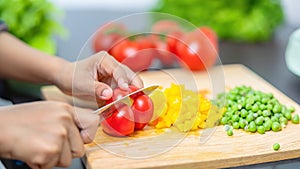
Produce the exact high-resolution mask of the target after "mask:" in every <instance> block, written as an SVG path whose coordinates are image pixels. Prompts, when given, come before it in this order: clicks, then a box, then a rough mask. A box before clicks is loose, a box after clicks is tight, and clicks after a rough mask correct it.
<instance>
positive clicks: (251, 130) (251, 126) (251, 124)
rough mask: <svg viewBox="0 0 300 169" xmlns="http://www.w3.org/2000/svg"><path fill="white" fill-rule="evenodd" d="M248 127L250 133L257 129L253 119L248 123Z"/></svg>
mask: <svg viewBox="0 0 300 169" xmlns="http://www.w3.org/2000/svg"><path fill="white" fill-rule="evenodd" d="M248 129H249V131H250V132H252V133H254V132H256V130H257V129H256V124H255V122H254V121H252V122H251V123H250V124H249V126H248Z"/></svg>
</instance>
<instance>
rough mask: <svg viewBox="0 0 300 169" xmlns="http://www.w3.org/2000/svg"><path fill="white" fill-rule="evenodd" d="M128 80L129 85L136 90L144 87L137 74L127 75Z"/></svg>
mask: <svg viewBox="0 0 300 169" xmlns="http://www.w3.org/2000/svg"><path fill="white" fill-rule="evenodd" d="M128 78H129V79H131V80H130V84H131V85H133V86H136V87H138V88H142V87H144V83H143V80H142V79H141V78H140V76H139V75H138V74H136V73H133V72H129V73H128Z"/></svg>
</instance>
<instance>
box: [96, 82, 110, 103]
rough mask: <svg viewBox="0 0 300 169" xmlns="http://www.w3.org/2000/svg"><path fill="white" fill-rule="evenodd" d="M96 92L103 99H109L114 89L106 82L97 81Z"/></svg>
mask: <svg viewBox="0 0 300 169" xmlns="http://www.w3.org/2000/svg"><path fill="white" fill-rule="evenodd" d="M95 93H96V95H97V96H98V97H99V98H100V99H102V100H108V99H110V98H111V97H112V94H113V91H112V89H111V88H110V87H109V86H108V85H107V84H105V83H101V82H97V81H96V82H95Z"/></svg>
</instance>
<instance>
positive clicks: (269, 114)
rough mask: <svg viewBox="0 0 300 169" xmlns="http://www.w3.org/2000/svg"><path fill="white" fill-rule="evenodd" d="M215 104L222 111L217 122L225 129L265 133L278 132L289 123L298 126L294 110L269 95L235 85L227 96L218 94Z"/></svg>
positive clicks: (297, 117) (297, 116)
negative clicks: (221, 108) (223, 109)
mask: <svg viewBox="0 0 300 169" xmlns="http://www.w3.org/2000/svg"><path fill="white" fill-rule="evenodd" d="M216 102H217V104H218V105H219V106H220V107H224V108H225V111H224V114H223V117H222V118H221V121H220V123H221V124H222V125H225V126H226V127H225V130H232V129H243V130H245V131H249V132H252V133H255V132H258V133H260V134H264V133H265V132H267V131H274V132H278V131H280V130H282V129H283V128H284V127H286V125H287V124H288V122H289V121H291V122H292V123H294V124H299V115H298V114H294V115H293V112H295V108H294V107H292V106H287V105H284V104H282V103H280V102H279V100H278V99H276V98H275V97H274V96H273V94H272V93H264V92H262V91H258V90H254V89H252V88H251V87H247V86H237V87H235V88H233V89H231V90H230V91H229V92H227V93H221V94H219V96H218V99H217V101H216ZM227 133H228V132H227ZM229 135H232V134H229Z"/></svg>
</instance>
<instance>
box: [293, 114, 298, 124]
mask: <svg viewBox="0 0 300 169" xmlns="http://www.w3.org/2000/svg"><path fill="white" fill-rule="evenodd" d="M292 123H294V124H299V115H298V114H294V115H293V118H292Z"/></svg>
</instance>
